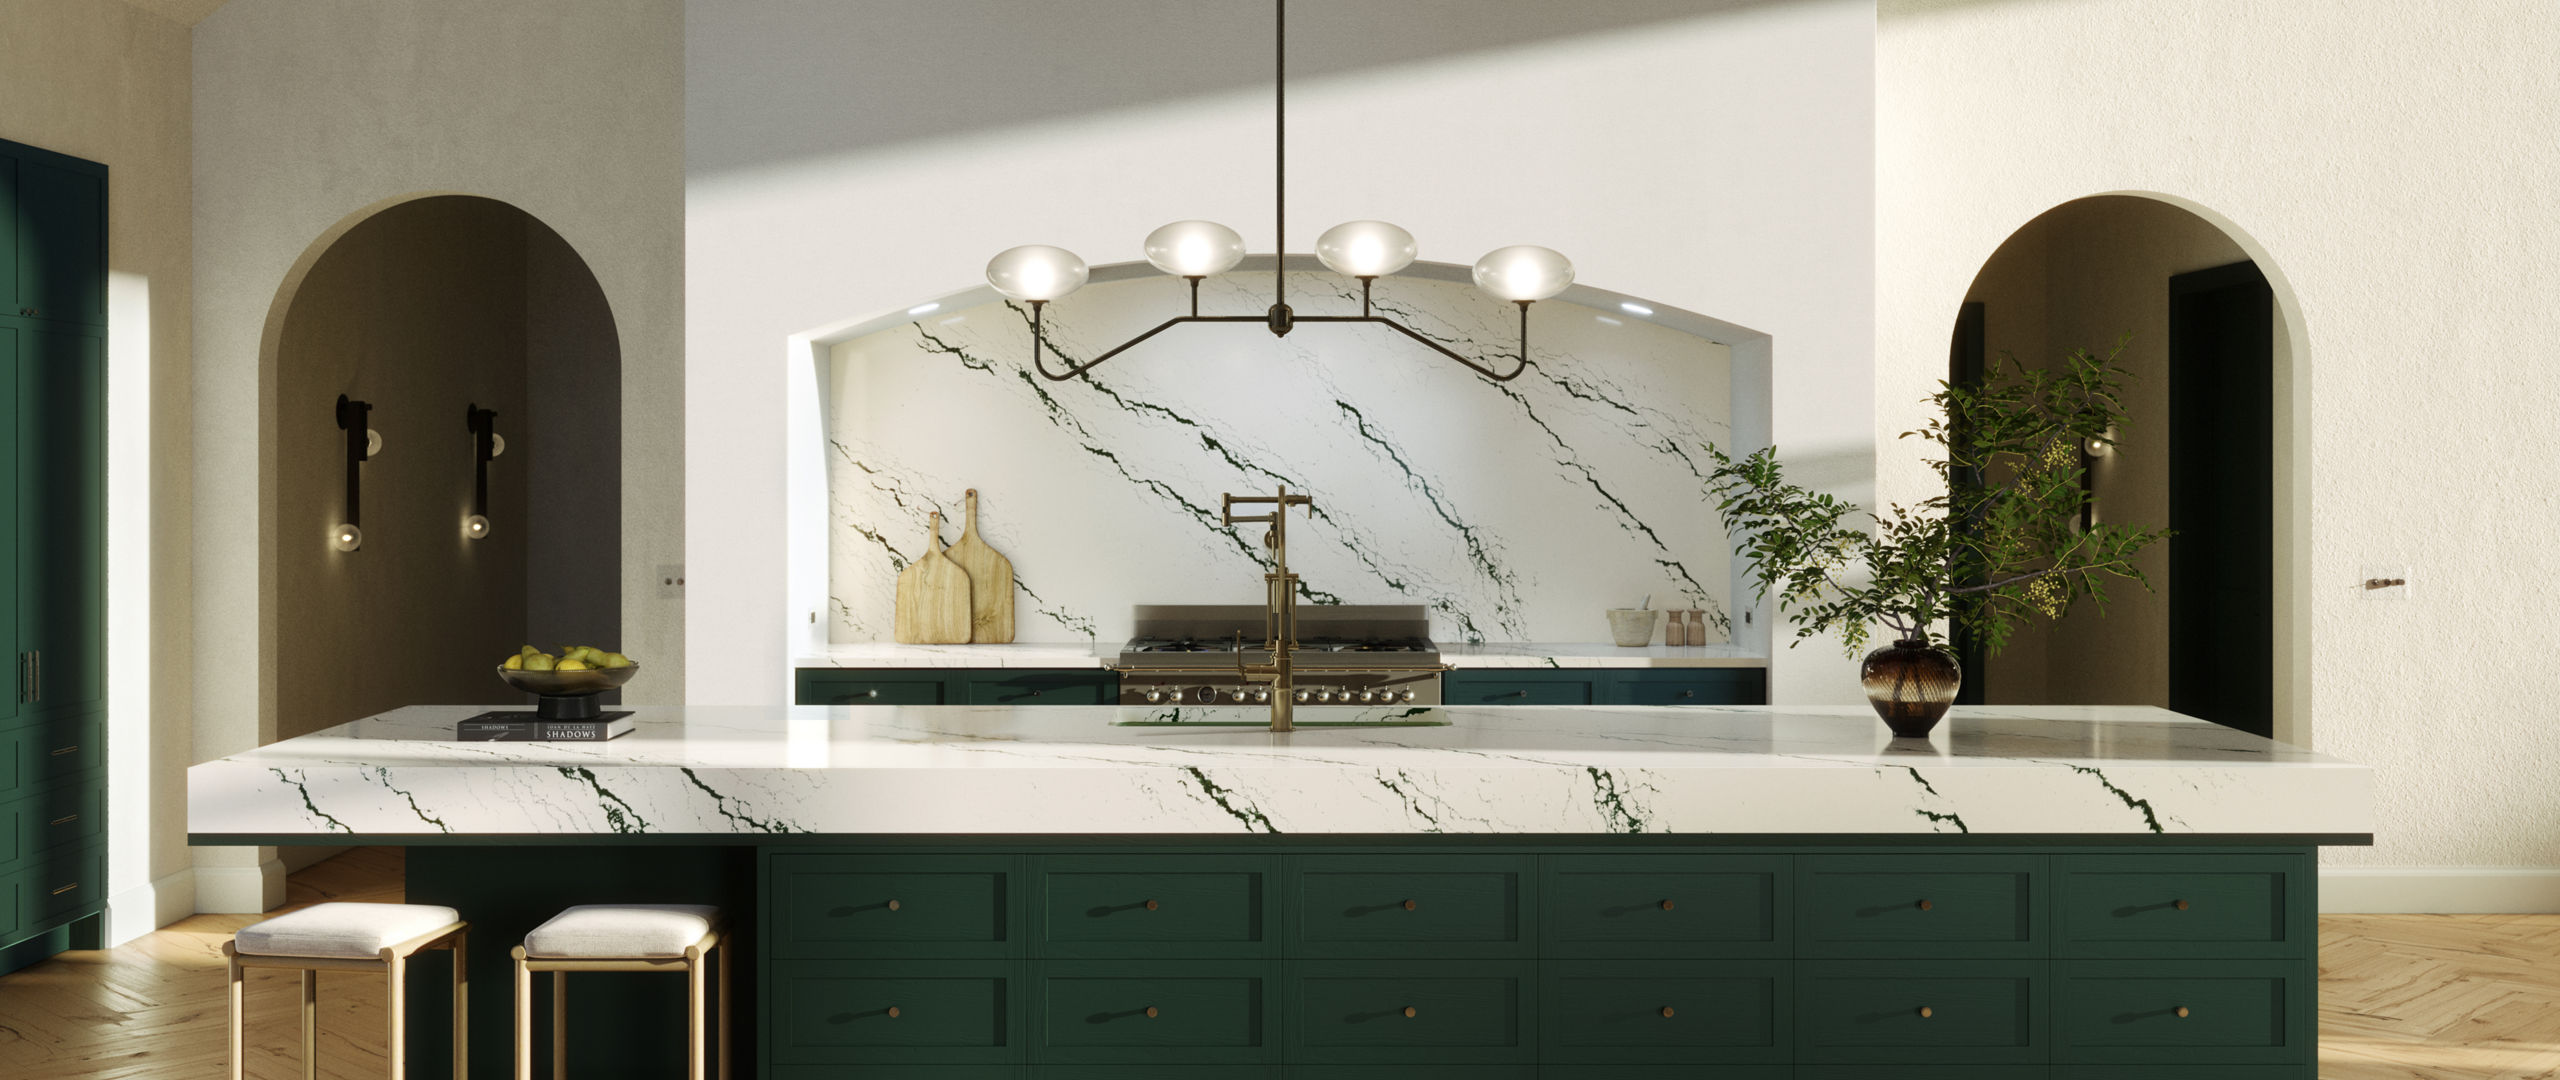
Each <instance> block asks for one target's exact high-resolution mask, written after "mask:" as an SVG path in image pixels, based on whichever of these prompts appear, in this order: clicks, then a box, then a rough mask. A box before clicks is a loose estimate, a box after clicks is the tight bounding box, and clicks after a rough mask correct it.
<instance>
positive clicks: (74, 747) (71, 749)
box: [53, 743, 80, 757]
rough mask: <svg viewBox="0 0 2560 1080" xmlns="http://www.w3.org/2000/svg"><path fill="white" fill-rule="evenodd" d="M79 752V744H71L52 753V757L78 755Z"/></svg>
mask: <svg viewBox="0 0 2560 1080" xmlns="http://www.w3.org/2000/svg"><path fill="white" fill-rule="evenodd" d="M79 752H80V744H79V743H73V744H71V745H69V746H66V747H63V748H62V749H60V750H56V751H54V752H53V756H55V757H61V756H62V755H64V754H77V753H79Z"/></svg>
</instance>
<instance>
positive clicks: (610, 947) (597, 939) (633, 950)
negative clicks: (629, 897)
mask: <svg viewBox="0 0 2560 1080" xmlns="http://www.w3.org/2000/svg"><path fill="white" fill-rule="evenodd" d="M719 917H720V909H719V908H716V907H711V906H709V905H706V904H580V905H578V906H577V907H573V908H570V909H568V910H566V911H563V912H561V913H560V914H558V915H554V916H552V917H551V921H549V922H546V923H543V924H542V925H540V926H537V927H535V928H534V929H533V932H532V933H530V934H526V935H525V936H524V954H525V955H526V956H532V957H540V958H543V959H547V960H566V959H593V958H600V957H620V956H631V957H675V956H683V955H684V951H685V949H686V948H687V947H689V946H693V945H699V944H701V943H702V939H703V938H704V937H705V936H706V935H709V934H710V933H711V927H712V925H713V923H714V922H715V921H716V920H718V919H719Z"/></svg>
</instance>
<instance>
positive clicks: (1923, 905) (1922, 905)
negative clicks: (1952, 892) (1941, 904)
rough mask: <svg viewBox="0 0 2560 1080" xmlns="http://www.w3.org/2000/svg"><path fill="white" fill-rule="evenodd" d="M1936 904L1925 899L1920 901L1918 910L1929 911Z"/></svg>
mask: <svg viewBox="0 0 2560 1080" xmlns="http://www.w3.org/2000/svg"><path fill="white" fill-rule="evenodd" d="M1937 906H1938V905H1936V904H1932V903H1930V902H1928V901H1926V900H1923V901H1920V910H1922V911H1929V910H1932V909H1935V908H1936V907H1937Z"/></svg>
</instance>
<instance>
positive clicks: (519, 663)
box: [498, 653, 524, 671]
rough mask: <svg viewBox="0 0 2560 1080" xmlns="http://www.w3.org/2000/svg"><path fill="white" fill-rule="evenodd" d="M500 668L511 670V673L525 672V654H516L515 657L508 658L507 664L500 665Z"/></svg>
mask: <svg viewBox="0 0 2560 1080" xmlns="http://www.w3.org/2000/svg"><path fill="white" fill-rule="evenodd" d="M498 666H499V667H502V668H505V669H507V670H509V671H523V670H524V654H523V653H517V654H515V655H514V656H510V657H508V658H507V662H506V663H503V664H500V665H498Z"/></svg>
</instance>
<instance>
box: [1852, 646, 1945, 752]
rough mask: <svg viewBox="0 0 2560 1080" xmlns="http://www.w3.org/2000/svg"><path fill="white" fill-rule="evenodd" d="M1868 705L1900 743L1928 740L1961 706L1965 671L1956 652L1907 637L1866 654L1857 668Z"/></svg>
mask: <svg viewBox="0 0 2560 1080" xmlns="http://www.w3.org/2000/svg"><path fill="white" fill-rule="evenodd" d="M1858 678H1859V679H1860V680H1862V681H1864V682H1865V683H1866V684H1867V702H1868V703H1869V704H1871V705H1874V706H1875V707H1876V715H1877V716H1881V717H1883V718H1884V726H1886V727H1889V728H1892V729H1893V734H1894V736H1895V737H1897V738H1904V739H1925V738H1928V737H1929V729H1931V728H1934V727H1937V726H1938V721H1939V720H1941V719H1943V718H1945V716H1946V715H1947V707H1948V706H1950V705H1953V704H1955V703H1956V688H1957V687H1959V686H1962V685H1964V668H1963V666H1961V665H1959V664H1957V663H1956V657H1955V654H1954V653H1951V652H1948V651H1947V650H1945V649H1941V648H1939V647H1937V646H1935V645H1931V644H1929V643H1928V642H1927V641H1925V640H1922V639H1919V638H1904V639H1902V640H1900V641H1897V642H1894V643H1893V644H1891V645H1887V646H1885V647H1884V648H1881V649H1877V650H1876V651H1874V652H1871V653H1868V654H1867V659H1866V662H1865V663H1862V664H1860V665H1858Z"/></svg>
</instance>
